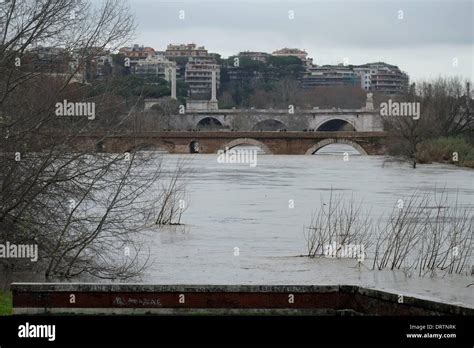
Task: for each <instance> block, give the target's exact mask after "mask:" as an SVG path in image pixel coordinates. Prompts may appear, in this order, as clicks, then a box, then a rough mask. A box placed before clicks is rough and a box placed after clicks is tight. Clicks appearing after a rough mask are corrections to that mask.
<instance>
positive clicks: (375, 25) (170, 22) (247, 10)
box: [129, 0, 474, 81]
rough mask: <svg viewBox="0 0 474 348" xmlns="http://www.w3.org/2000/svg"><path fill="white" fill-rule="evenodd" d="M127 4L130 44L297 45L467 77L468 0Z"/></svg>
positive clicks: (320, 55) (473, 53)
mask: <svg viewBox="0 0 474 348" xmlns="http://www.w3.org/2000/svg"><path fill="white" fill-rule="evenodd" d="M129 3H130V6H131V9H132V11H133V12H134V13H135V16H136V20H137V24H138V27H137V32H136V37H135V43H139V44H143V45H146V46H151V47H153V48H155V49H156V50H165V48H166V45H167V44H168V43H191V42H194V43H196V44H198V45H204V46H205V47H206V48H207V49H208V50H209V51H210V52H216V53H219V54H221V55H222V56H223V57H227V56H229V55H233V54H236V53H238V52H239V51H245V50H250V51H265V52H272V51H274V50H276V49H279V48H283V47H296V48H302V49H305V50H306V51H307V52H308V54H309V56H310V57H312V58H313V59H314V62H315V63H316V64H318V65H319V64H337V63H341V62H343V60H344V58H347V59H348V62H349V64H363V63H367V62H375V61H384V62H387V63H390V64H395V65H398V66H399V67H400V68H401V69H402V70H404V71H406V72H407V73H408V74H409V75H410V77H411V79H412V80H415V81H416V80H419V79H424V78H431V77H436V76H438V75H443V76H461V77H463V78H470V79H471V80H474V43H473V37H474V13H473V1H472V0H442V1H430V0H422V1H420V0H415V1H413V0H411V1H383V0H371V1H367V0H365V1H340V0H336V1H334V0H333V1H317V0H313V1H309V0H307V1H305V0H293V1H291V0H290V1H268V0H265V1H263V0H260V1H255V0H254V1H244V0H220V1H173V2H171V1H160V0H158V1H157V0H129ZM180 11H184V19H180V18H179V17H180V14H181V15H182V14H183V12H180ZM289 11H293V12H292V13H294V18H293V19H290V18H289V17H290V13H289ZM400 11H402V12H400ZM399 17H403V18H401V19H400V18H399ZM456 61H457V66H456Z"/></svg>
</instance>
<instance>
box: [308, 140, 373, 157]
mask: <svg viewBox="0 0 474 348" xmlns="http://www.w3.org/2000/svg"><path fill="white" fill-rule="evenodd" d="M329 144H346V145H350V146H352V147H353V148H354V149H356V150H357V151H359V153H360V154H361V155H363V156H367V155H368V153H367V151H365V149H364V148H363V147H362V146H360V145H359V144H357V143H356V142H355V141H352V140H349V139H338V138H329V139H324V140H321V141H320V142H318V143H316V144H314V145H313V146H311V147H310V148H309V149H308V150H307V151H306V153H305V155H313V154H314V153H315V152H316V151H318V150H319V149H321V148H323V147H325V146H326V145H329Z"/></svg>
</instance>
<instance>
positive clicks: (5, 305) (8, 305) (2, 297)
mask: <svg viewBox="0 0 474 348" xmlns="http://www.w3.org/2000/svg"><path fill="white" fill-rule="evenodd" d="M0 315H12V293H11V292H2V291H0Z"/></svg>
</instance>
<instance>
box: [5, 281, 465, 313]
mask: <svg viewBox="0 0 474 348" xmlns="http://www.w3.org/2000/svg"><path fill="white" fill-rule="evenodd" d="M11 289H12V292H13V313H14V314H57V313H61V314H157V315H180V314H187V315H189V314H197V315H202V314H211V315H212V314H219V315H222V314H224V315H226V314H228V315H236V314H239V315H254V314H263V315H474V308H473V307H465V306H460V305H456V304H448V303H442V302H436V301H433V300H427V299H421V298H416V297H412V296H405V295H403V296H402V297H401V294H396V293H391V292H387V291H381V290H376V289H368V288H362V287H359V286H353V285H314V286H303V285H147V284H97V283H92V284H88V283H13V284H12V285H11Z"/></svg>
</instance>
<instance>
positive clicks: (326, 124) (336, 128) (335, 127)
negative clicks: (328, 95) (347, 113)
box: [315, 117, 357, 132]
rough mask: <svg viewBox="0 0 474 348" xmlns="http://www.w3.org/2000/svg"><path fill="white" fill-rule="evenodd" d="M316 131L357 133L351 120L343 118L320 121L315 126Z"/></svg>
mask: <svg viewBox="0 0 474 348" xmlns="http://www.w3.org/2000/svg"><path fill="white" fill-rule="evenodd" d="M315 129H316V131H320V132H341V131H347V132H357V128H356V126H355V125H354V123H353V121H352V120H349V119H347V118H345V117H334V118H329V119H326V120H324V121H321V122H320V123H319V124H318V125H317V126H316V128H315Z"/></svg>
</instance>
